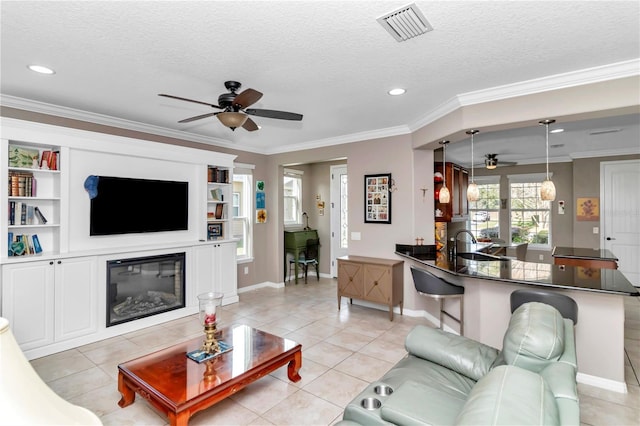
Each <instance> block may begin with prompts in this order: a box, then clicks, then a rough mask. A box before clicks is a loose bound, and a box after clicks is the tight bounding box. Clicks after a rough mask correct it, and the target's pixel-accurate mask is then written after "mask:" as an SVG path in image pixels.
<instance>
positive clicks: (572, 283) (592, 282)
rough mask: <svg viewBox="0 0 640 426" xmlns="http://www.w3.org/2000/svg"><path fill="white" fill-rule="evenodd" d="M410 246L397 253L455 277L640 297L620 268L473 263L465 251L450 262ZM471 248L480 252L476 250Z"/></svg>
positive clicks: (491, 258)
mask: <svg viewBox="0 0 640 426" xmlns="http://www.w3.org/2000/svg"><path fill="white" fill-rule="evenodd" d="M490 245H491V244H482V243H478V244H470V243H469V244H467V249H469V251H465V253H473V252H474V251H475V252H480V251H481V250H483V249H486V247H487V246H490ZM406 247H408V246H403V245H397V246H396V254H397V255H399V256H402V257H405V258H407V259H411V260H414V261H416V262H419V263H421V264H423V265H426V266H429V267H432V268H436V269H439V270H441V271H444V272H446V273H449V274H452V275H458V276H465V277H472V278H482V279H488V280H495V281H502V282H505V283H516V284H524V285H535V286H539V287H551V288H558V289H569V290H582V291H591V292H599V293H607V294H619V295H628V296H640V292H638V289H637V288H635V287H634V286H633V285H632V284H631V283H630V282H629V280H628V279H627V278H626V277H625V276H624V274H623V273H622V272H620V271H619V270H617V269H600V268H585V267H580V266H565V265H554V264H552V263H537V262H523V261H519V260H516V259H512V258H504V257H498V256H488V255H487V256H483V257H482V259H489V260H472V259H465V258H463V257H461V256H460V255H462V256H467V257H472V256H469V255H468V254H465V253H462V252H459V253H458V254H459V255H458V256H456V258H455V259H450V258H449V257H448V256H447V253H442V252H436V251H435V250H423V251H422V252H421V253H420V252H419V253H412V252H411V250H407V249H406ZM471 249H476V250H473V251H472V250H471ZM481 256H482V254H481Z"/></svg>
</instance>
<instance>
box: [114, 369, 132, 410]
mask: <svg viewBox="0 0 640 426" xmlns="http://www.w3.org/2000/svg"><path fill="white" fill-rule="evenodd" d="M118 391H119V392H120V394H122V398H120V401H118V405H119V406H120V407H123V408H124V407H126V406H127V405H131V404H133V401H134V400H135V399H136V393H135V392H134V391H133V389H131V388H130V387H129V386H127V384H126V383H125V379H124V376H123V375H122V373H118Z"/></svg>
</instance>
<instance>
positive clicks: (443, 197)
mask: <svg viewBox="0 0 640 426" xmlns="http://www.w3.org/2000/svg"><path fill="white" fill-rule="evenodd" d="M448 143H449V141H440V145H442V172H443V173H442V175H443V176H444V178H443V180H442V188H440V192H439V193H438V201H439V202H440V203H442V204H447V203H448V202H449V201H451V194H450V193H449V189H448V188H447V169H446V161H447V144H448Z"/></svg>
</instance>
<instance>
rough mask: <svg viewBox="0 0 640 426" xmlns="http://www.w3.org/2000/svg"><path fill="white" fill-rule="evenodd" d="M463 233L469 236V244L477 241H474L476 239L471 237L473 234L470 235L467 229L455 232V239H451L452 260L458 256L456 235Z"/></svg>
mask: <svg viewBox="0 0 640 426" xmlns="http://www.w3.org/2000/svg"><path fill="white" fill-rule="evenodd" d="M463 233H466V234H469V236H470V237H471V242H472V243H473V244H476V243H477V242H478V240H476V237H474V236H473V233H471V231H469V230H468V229H462V230H460V231H458V232H456V235H455V237H454V239H453V249H452V251H453V257H454V259H455V257H456V256H457V254H458V235H460V234H463Z"/></svg>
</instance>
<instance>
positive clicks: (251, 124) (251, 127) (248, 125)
mask: <svg viewBox="0 0 640 426" xmlns="http://www.w3.org/2000/svg"><path fill="white" fill-rule="evenodd" d="M242 128H243V129H245V130H247V131H249V132H254V131H256V130H258V129H259V127H258V125H257V124H256V122H255V121H253V120H252V119H250V118H249V117H247V121H245V122H244V124H243V125H242Z"/></svg>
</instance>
